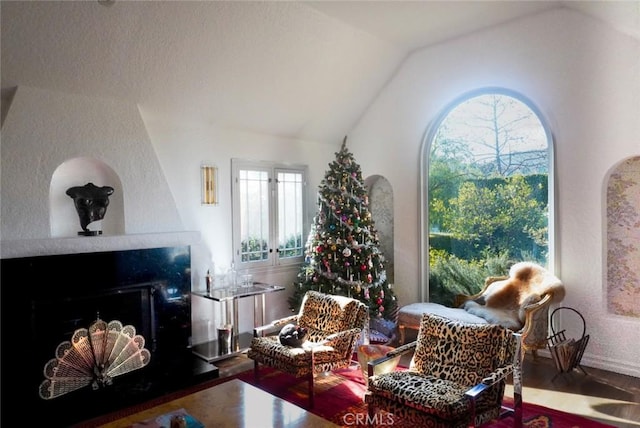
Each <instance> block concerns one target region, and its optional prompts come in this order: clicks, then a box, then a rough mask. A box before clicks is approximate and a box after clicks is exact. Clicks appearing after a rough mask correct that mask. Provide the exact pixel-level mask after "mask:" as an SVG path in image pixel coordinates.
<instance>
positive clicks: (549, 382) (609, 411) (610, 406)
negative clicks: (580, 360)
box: [506, 354, 640, 428]
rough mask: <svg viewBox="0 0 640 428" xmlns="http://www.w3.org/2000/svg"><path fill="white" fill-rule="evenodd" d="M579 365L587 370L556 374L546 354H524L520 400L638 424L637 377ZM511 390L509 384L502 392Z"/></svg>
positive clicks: (606, 420) (625, 425)
mask: <svg viewBox="0 0 640 428" xmlns="http://www.w3.org/2000/svg"><path fill="white" fill-rule="evenodd" d="M583 368H584V370H585V371H586V373H587V374H584V373H583V372H582V371H580V370H579V369H576V370H574V371H573V372H570V373H563V374H560V375H557V374H558V372H557V370H556V368H555V366H554V364H553V361H552V360H551V359H550V358H546V357H544V356H538V358H533V356H532V355H529V354H528V355H526V356H525V362H524V367H523V379H524V382H523V383H524V386H523V391H522V398H523V400H524V401H525V402H529V403H535V404H539V405H541V406H545V407H550V408H553V409H558V410H563V411H565V412H569V413H573V414H579V415H583V416H586V417H588V418H590V419H593V420H596V421H599V422H602V423H606V424H609V425H613V426H615V427H620V428H630V427H635V428H637V427H640V378H637V377H633V376H626V375H622V374H618V373H613V372H608V371H605V370H599V369H595V368H590V367H583ZM556 375H557V376H556ZM512 393H513V388H512V386H511V385H510V386H509V387H508V388H507V391H506V394H512Z"/></svg>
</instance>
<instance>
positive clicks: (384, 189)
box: [364, 175, 394, 284]
mask: <svg viewBox="0 0 640 428" xmlns="http://www.w3.org/2000/svg"><path fill="white" fill-rule="evenodd" d="M364 184H365V186H366V187H367V192H368V194H369V211H370V212H371V218H372V219H373V221H374V224H375V228H376V230H377V231H378V239H379V241H380V250H381V251H382V254H383V255H384V258H385V260H386V263H385V270H386V273H387V281H388V282H389V283H390V284H393V283H394V260H393V189H392V188H391V183H389V180H387V179H386V178H384V177H383V176H381V175H372V176H370V177H367V178H366V179H365V180H364Z"/></svg>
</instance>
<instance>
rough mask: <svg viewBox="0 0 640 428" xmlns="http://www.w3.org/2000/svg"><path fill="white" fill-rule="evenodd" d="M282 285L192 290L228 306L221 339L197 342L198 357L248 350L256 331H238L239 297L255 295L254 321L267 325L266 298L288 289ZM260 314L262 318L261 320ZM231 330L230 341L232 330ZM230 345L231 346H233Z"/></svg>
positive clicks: (210, 358) (212, 357) (225, 355)
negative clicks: (253, 333) (253, 332)
mask: <svg viewBox="0 0 640 428" xmlns="http://www.w3.org/2000/svg"><path fill="white" fill-rule="evenodd" d="M284 289H285V287H282V286H280V285H269V284H263V283H259V282H256V283H253V285H252V286H250V287H241V286H236V287H224V288H214V289H212V290H211V291H210V292H209V293H207V292H206V291H192V292H191V295H192V296H198V297H201V298H204V299H209V300H214V301H216V302H221V303H222V304H223V305H224V313H225V321H224V322H223V326H222V327H220V328H219V329H218V331H219V332H220V330H223V331H222V333H224V334H223V337H221V340H218V339H214V340H211V341H209V342H205V343H201V344H198V345H194V346H193V347H192V348H191V350H192V352H193V353H194V354H195V355H197V356H198V357H200V358H202V359H203V360H205V361H207V362H209V363H210V362H213V361H217V360H221V359H224V358H229V357H232V356H234V355H237V354H240V353H242V352H245V351H246V350H247V349H249V346H250V344H251V338H252V336H253V335H252V333H251V332H247V333H242V334H240V333H239V331H238V300H239V299H242V298H245V297H253V324H254V326H255V327H258V326H261V325H264V324H265V313H264V308H265V299H266V295H267V294H269V293H274V292H277V291H282V290H284ZM258 314H260V317H261V318H260V319H258ZM229 328H230V330H231V331H230V333H231V338H230V340H229V338H228V333H229ZM229 345H230V346H229Z"/></svg>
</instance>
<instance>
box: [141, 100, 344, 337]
mask: <svg viewBox="0 0 640 428" xmlns="http://www.w3.org/2000/svg"><path fill="white" fill-rule="evenodd" d="M142 115H143V117H144V119H145V123H146V125H147V129H148V131H149V135H150V137H151V140H152V144H153V146H154V148H155V149H156V152H157V155H158V159H159V161H160V165H161V166H162V170H163V171H164V173H165V176H166V177H167V180H168V182H169V187H170V188H171V192H172V193H173V195H174V197H175V201H176V205H177V207H178V210H179V211H180V215H181V217H182V220H183V223H184V226H185V228H186V229H187V230H198V231H200V233H201V237H202V245H201V248H199V249H197V251H193V252H192V263H191V265H192V275H193V289H201V290H203V289H205V282H204V281H205V279H204V278H205V275H206V272H207V269H212V267H213V265H214V264H215V270H216V272H217V273H218V274H219V275H220V274H223V273H224V272H225V271H226V270H227V269H228V268H229V265H230V263H231V257H232V254H231V253H232V251H231V245H232V244H231V239H232V237H231V158H244V159H253V160H265V161H275V162H285V163H292V164H306V165H308V166H309V177H308V182H307V188H308V197H309V199H308V208H309V213H308V214H309V219H311V217H312V216H314V215H315V210H316V206H315V201H316V194H317V189H318V185H319V184H320V181H321V180H322V178H323V177H324V174H325V171H326V169H327V166H328V164H329V162H331V161H332V160H333V159H334V157H335V155H334V153H335V152H336V151H338V149H339V146H340V144H341V141H336V144H335V147H333V146H327V145H326V144H319V143H315V142H312V141H298V140H293V139H288V138H282V137H277V136H270V135H266V134H256V133H251V132H243V131H238V130H230V129H225V128H219V127H216V126H211V125H208V124H198V123H184V122H177V121H176V122H171V121H167V120H155V119H153V118H152V117H148V116H147V115H146V114H145V113H144V111H143V113H142ZM203 162H209V163H211V164H215V165H216V166H217V167H218V185H219V189H218V196H219V200H220V203H219V204H218V205H215V206H203V205H200V175H199V174H200V172H199V168H200V165H201V163H203ZM305 238H306V237H305ZM297 273H298V270H297V268H295V267H293V268H292V267H289V268H275V269H268V270H267V269H261V270H259V271H255V272H253V275H254V279H255V280H256V281H262V282H266V283H271V284H278V285H282V286H285V287H287V290H285V291H282V292H278V293H275V294H271V295H268V296H267V304H266V311H265V312H266V313H265V318H266V321H267V322H269V321H271V320H273V319H276V318H281V317H283V316H286V315H289V314H290V312H289V306H288V303H287V298H288V297H289V296H290V294H291V292H292V286H293V281H294V279H295V277H296V275H297ZM192 305H193V306H192V321H193V341H194V343H201V342H204V341H206V340H207V338H208V339H212V338H214V337H215V334H216V330H215V328H216V326H217V325H218V324H220V323H221V322H222V316H223V314H222V310H221V309H222V308H221V306H220V304H219V303H217V302H211V301H207V300H204V299H200V298H197V297H196V298H194V299H193V302H192ZM239 311H240V317H239V322H240V326H239V327H240V331H250V330H251V329H252V328H253V322H254V319H253V313H254V312H253V299H251V298H249V299H242V300H241V301H240V307H239ZM258 315H260V314H258Z"/></svg>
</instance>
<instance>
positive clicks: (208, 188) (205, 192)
mask: <svg viewBox="0 0 640 428" xmlns="http://www.w3.org/2000/svg"><path fill="white" fill-rule="evenodd" d="M200 174H201V175H202V205H218V168H217V167H215V166H213V165H202V166H201V167H200Z"/></svg>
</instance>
